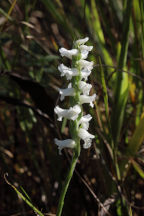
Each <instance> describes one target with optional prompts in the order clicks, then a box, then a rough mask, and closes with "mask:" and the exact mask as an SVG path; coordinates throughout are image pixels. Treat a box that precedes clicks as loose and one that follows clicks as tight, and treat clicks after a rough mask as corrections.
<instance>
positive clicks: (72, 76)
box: [54, 37, 96, 154]
mask: <svg viewBox="0 0 144 216" xmlns="http://www.w3.org/2000/svg"><path fill="white" fill-rule="evenodd" d="M88 39H89V38H88V37H86V38H84V39H80V40H77V41H76V42H75V44H74V47H75V48H74V49H71V50H67V49H65V48H61V49H60V50H59V51H60V54H61V56H65V57H67V58H69V59H71V60H72V62H73V65H74V67H73V68H70V67H67V66H65V65H64V64H60V65H59V66H58V70H59V71H60V73H61V76H66V78H67V80H71V82H70V83H69V85H68V87H67V88H66V89H59V93H60V95H61V97H60V100H61V101H62V100H64V98H65V97H66V96H72V97H78V100H77V103H76V104H75V105H74V106H73V107H70V108H69V109H62V108H60V107H59V106H56V107H55V109H54V111H55V113H56V114H57V115H58V121H62V118H67V119H69V120H72V121H77V124H78V129H77V135H78V137H79V138H80V139H82V140H83V141H84V144H83V147H84V148H85V149H86V148H89V147H90V146H91V142H92V139H93V138H94V135H92V134H90V133H89V132H88V131H87V130H88V128H89V121H90V120H91V119H92V117H91V115H90V114H88V115H85V116H82V104H84V103H89V104H90V106H91V107H93V106H94V104H93V102H94V101H95V98H96V94H93V95H92V96H89V92H90V89H91V88H92V85H91V84H88V83H86V80H87V78H88V76H89V75H90V74H91V70H92V69H93V62H89V61H86V60H85V59H86V58H87V56H88V53H89V51H91V50H92V48H93V47H92V46H86V45H84V44H85V43H86V42H87V41H88ZM80 115H81V116H82V117H81V118H80ZM55 144H56V145H57V146H58V149H59V153H60V154H61V150H62V149H63V148H75V146H76V142H75V140H73V139H67V140H58V139H55Z"/></svg>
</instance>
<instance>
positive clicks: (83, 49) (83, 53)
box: [79, 45, 93, 59]
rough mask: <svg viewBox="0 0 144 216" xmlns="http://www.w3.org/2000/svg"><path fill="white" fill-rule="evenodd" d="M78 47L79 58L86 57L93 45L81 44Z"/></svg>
mask: <svg viewBox="0 0 144 216" xmlns="http://www.w3.org/2000/svg"><path fill="white" fill-rule="evenodd" d="M79 49H80V51H81V59H86V58H87V57H88V54H89V52H90V51H91V50H92V49H93V46H86V45H81V46H80V47H79Z"/></svg>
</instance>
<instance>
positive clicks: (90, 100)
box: [80, 94, 96, 107]
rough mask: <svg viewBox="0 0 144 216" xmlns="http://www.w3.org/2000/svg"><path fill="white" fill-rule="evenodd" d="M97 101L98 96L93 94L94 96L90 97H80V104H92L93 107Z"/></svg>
mask: <svg viewBox="0 0 144 216" xmlns="http://www.w3.org/2000/svg"><path fill="white" fill-rule="evenodd" d="M95 99H96V94H93V95H92V96H88V95H80V103H81V104H84V103H90V106H91V107H93V106H94V104H93V102H94V101H95Z"/></svg>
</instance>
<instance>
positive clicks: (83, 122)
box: [79, 114, 92, 130]
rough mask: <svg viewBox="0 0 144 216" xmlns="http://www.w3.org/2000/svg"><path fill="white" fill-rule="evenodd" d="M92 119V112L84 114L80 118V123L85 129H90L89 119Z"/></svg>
mask: <svg viewBox="0 0 144 216" xmlns="http://www.w3.org/2000/svg"><path fill="white" fill-rule="evenodd" d="M91 119H92V116H91V115H90V114H88V115H85V116H82V117H81V119H80V120H79V125H81V126H82V128H83V129H85V130H88V128H89V121H90V120H91Z"/></svg>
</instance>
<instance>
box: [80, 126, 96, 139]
mask: <svg viewBox="0 0 144 216" xmlns="http://www.w3.org/2000/svg"><path fill="white" fill-rule="evenodd" d="M78 136H79V137H80V138H81V139H82V140H84V141H85V140H86V139H93V138H94V137H95V136H94V135H92V134H90V133H89V132H88V131H87V130H85V129H83V128H80V129H79V132H78Z"/></svg>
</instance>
